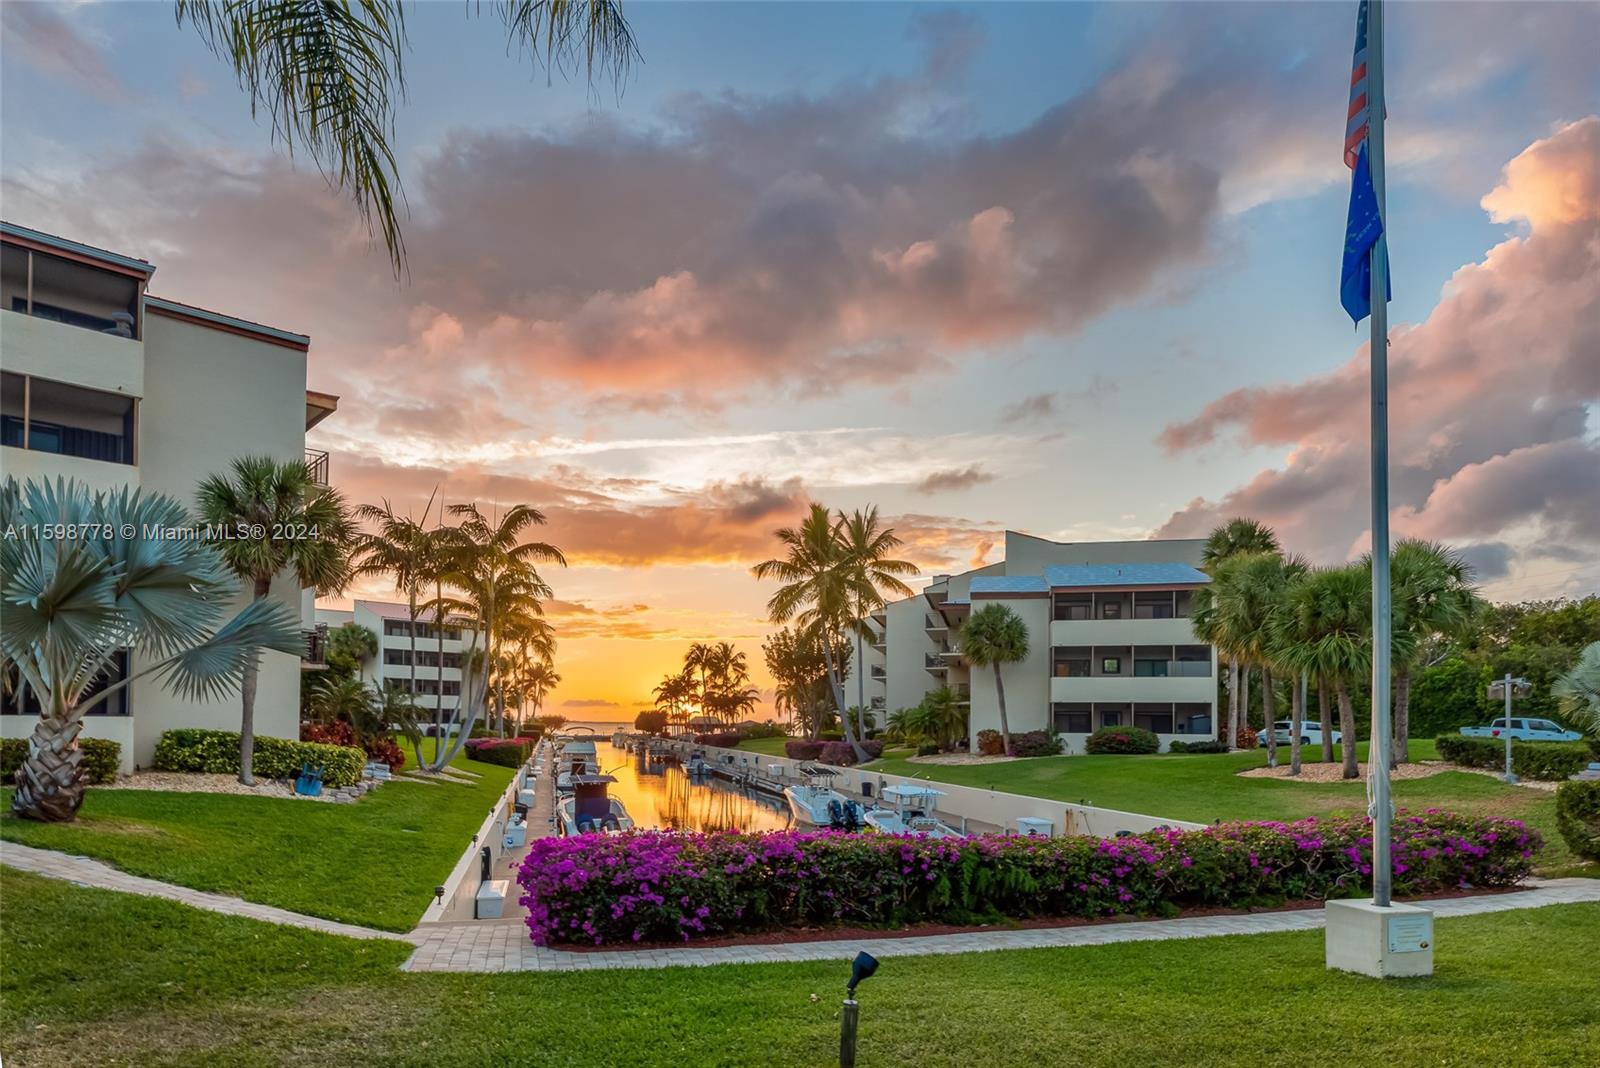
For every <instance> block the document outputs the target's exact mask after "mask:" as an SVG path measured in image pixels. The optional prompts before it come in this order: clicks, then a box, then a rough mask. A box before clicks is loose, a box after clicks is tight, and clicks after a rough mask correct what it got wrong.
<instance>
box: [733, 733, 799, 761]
mask: <svg viewBox="0 0 1600 1068" xmlns="http://www.w3.org/2000/svg"><path fill="white" fill-rule="evenodd" d="M788 740H789V739H787V738H746V739H745V740H744V741H742V742H740V743H739V748H740V749H748V750H749V751H750V752H752V753H763V754H765V755H766V756H780V757H781V756H783V744H784V743H785V742H787V741H788Z"/></svg>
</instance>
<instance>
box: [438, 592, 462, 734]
mask: <svg viewBox="0 0 1600 1068" xmlns="http://www.w3.org/2000/svg"><path fill="white" fill-rule="evenodd" d="M442 600H444V583H442V582H439V581H437V580H436V581H435V582H434V584H433V605H434V608H433V616H434V620H435V621H436V622H438V623H439V624H440V626H439V627H438V629H437V631H436V632H435V633H437V634H438V636H439V643H438V644H439V692H438V693H437V694H435V695H434V698H433V736H434V737H435V738H438V737H439V731H440V730H442V729H443V728H442V724H443V723H444V626H443V623H444V619H443V617H444V608H443V607H442V606H440V604H439V602H440V601H442ZM456 700H457V701H458V702H459V701H460V700H461V695H460V694H456ZM436 744H437V743H436Z"/></svg>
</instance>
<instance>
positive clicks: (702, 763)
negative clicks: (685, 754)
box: [683, 749, 711, 779]
mask: <svg viewBox="0 0 1600 1068" xmlns="http://www.w3.org/2000/svg"><path fill="white" fill-rule="evenodd" d="M683 770H684V771H686V772H688V774H689V777H690V778H691V779H698V778H701V777H703V776H706V775H710V774H711V765H710V763H709V762H707V760H706V754H705V752H704V751H702V750H699V749H696V750H695V751H694V752H692V753H690V754H689V759H688V761H687V762H685V763H684V765H683Z"/></svg>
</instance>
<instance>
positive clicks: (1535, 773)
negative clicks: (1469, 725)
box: [1435, 734, 1590, 782]
mask: <svg viewBox="0 0 1600 1068" xmlns="http://www.w3.org/2000/svg"><path fill="white" fill-rule="evenodd" d="M1435 744H1436V745H1437V746H1438V747H1439V755H1440V756H1441V757H1443V758H1444V759H1445V760H1448V761H1450V763H1452V764H1460V765H1461V766H1462V767H1464V768H1490V769H1493V770H1496V771H1498V770H1500V769H1502V768H1504V767H1505V766H1506V743H1505V742H1504V741H1502V740H1501V739H1499V738H1470V737H1468V736H1467V735H1464V734H1441V735H1440V736H1439V737H1438V738H1437V739H1436V741H1435ZM1589 756H1590V754H1589V746H1588V743H1586V742H1512V743H1511V770H1512V771H1513V772H1515V773H1516V774H1517V775H1520V776H1521V777H1523V778H1524V779H1543V780H1545V781H1547V782H1559V781H1561V780H1562V779H1569V778H1571V777H1572V776H1574V775H1576V774H1577V773H1578V772H1580V771H1582V770H1583V769H1584V768H1585V767H1587V766H1588V764H1589Z"/></svg>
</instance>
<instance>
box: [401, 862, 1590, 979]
mask: <svg viewBox="0 0 1600 1068" xmlns="http://www.w3.org/2000/svg"><path fill="white" fill-rule="evenodd" d="M1582 901H1600V880H1597V879H1552V880H1549V881H1547V882H1544V883H1541V884H1539V885H1537V886H1535V887H1534V888H1532V889H1529V890H1519V891H1516V892H1514V893H1509V894H1485V895H1483V896H1481V897H1457V898H1445V899H1442V900H1439V901H1432V902H1428V903H1427V904H1428V905H1429V907H1430V908H1432V909H1433V911H1434V914H1435V915H1436V916H1470V915H1472V914H1474V913H1479V912H1501V911H1504V910H1507V909H1529V908H1538V907H1539V906H1542V905H1559V904H1567V903H1575V902H1582ZM1322 923H1323V910H1322V909H1305V910H1300V911H1295V912H1262V913H1256V914H1254V915H1247V916H1202V917H1196V918H1193V919H1180V920H1153V921H1138V922H1129V923H1103V924H1093V925H1089V926H1084V927H1055V928H1042V929H1037V930H1029V931H971V932H967V933H964V934H950V935H925V936H920V937H910V938H857V939H850V940H847V941H845V940H841V941H830V942H793V943H790V944H788V945H777V946H723V947H717V948H701V949H697V948H694V947H692V946H687V945H686V946H684V947H682V948H674V949H663V950H611V951H596V952H592V953H574V952H571V951H563V950H556V949H545V948H541V947H539V946H535V945H534V944H533V943H532V942H530V941H529V939H528V934H527V932H526V931H525V930H523V929H522V928H521V927H512V926H510V925H507V924H492V925H490V924H436V925H432V926H430V927H428V928H419V929H418V930H417V931H415V932H414V935H415V937H416V939H417V950H416V952H415V953H413V954H412V955H411V959H410V960H408V961H407V962H406V965H405V967H406V970H407V971H413V972H430V971H431V972H516V971H540V972H560V971H584V970H588V969H594V968H666V967H673V966H676V965H707V964H782V963H790V962H794V961H807V960H849V959H850V958H851V957H853V956H855V955H856V954H857V953H858V952H861V951H862V950H865V951H866V952H868V953H871V954H872V955H873V956H875V957H895V956H899V957H906V956H921V955H926V954H942V953H978V952H986V951H989V950H997V949H1046V948H1053V947H1061V946H1095V945H1105V944H1106V943H1109V942H1148V941H1156V940H1160V939H1168V938H1210V937H1215V936H1217V935H1233V934H1267V933H1270V932H1274V931H1306V930H1312V929H1315V928H1318V927H1321V926H1322Z"/></svg>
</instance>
